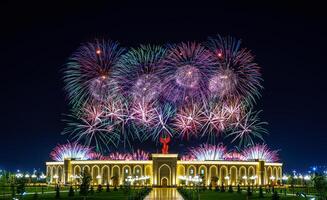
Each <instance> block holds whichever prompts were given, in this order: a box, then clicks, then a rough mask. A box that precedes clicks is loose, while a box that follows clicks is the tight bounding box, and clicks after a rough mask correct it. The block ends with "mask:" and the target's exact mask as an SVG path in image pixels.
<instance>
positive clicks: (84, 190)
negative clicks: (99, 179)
mask: <svg viewBox="0 0 327 200" xmlns="http://www.w3.org/2000/svg"><path fill="white" fill-rule="evenodd" d="M91 180H92V178H91V175H90V173H88V172H87V171H83V173H82V183H81V186H80V191H79V193H80V195H81V196H87V194H88V192H89V188H90V183H91Z"/></svg>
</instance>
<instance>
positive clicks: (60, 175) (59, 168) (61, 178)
mask: <svg viewBox="0 0 327 200" xmlns="http://www.w3.org/2000/svg"><path fill="white" fill-rule="evenodd" d="M57 175H58V180H57V181H58V182H62V181H63V180H64V179H63V176H64V174H63V169H62V167H61V166H58V168H57Z"/></svg>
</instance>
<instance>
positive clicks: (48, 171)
mask: <svg viewBox="0 0 327 200" xmlns="http://www.w3.org/2000/svg"><path fill="white" fill-rule="evenodd" d="M51 170H52V167H51V166H47V174H46V175H47V177H51Z"/></svg>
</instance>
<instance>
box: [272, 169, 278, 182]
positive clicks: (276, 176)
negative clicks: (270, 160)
mask: <svg viewBox="0 0 327 200" xmlns="http://www.w3.org/2000/svg"><path fill="white" fill-rule="evenodd" d="M273 176H274V177H275V178H276V180H277V178H278V171H277V167H274V168H273Z"/></svg>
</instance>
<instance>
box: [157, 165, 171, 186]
mask: <svg viewBox="0 0 327 200" xmlns="http://www.w3.org/2000/svg"><path fill="white" fill-rule="evenodd" d="M158 171H159V176H158V178H159V181H160V185H161V184H162V180H163V178H166V179H167V186H170V185H171V168H170V167H169V165H167V164H163V165H161V166H160V167H159V170H158Z"/></svg>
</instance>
